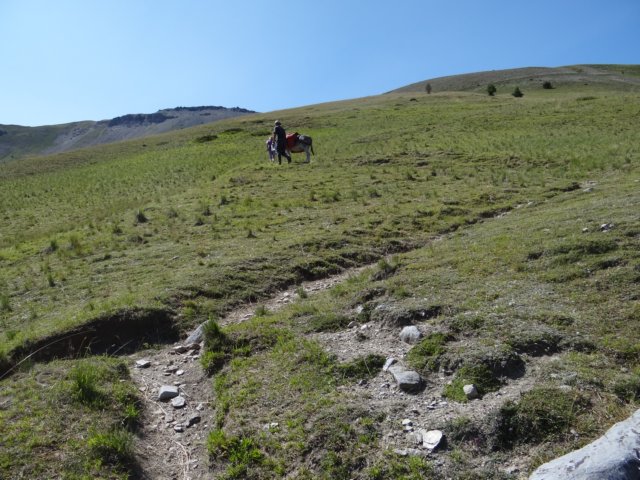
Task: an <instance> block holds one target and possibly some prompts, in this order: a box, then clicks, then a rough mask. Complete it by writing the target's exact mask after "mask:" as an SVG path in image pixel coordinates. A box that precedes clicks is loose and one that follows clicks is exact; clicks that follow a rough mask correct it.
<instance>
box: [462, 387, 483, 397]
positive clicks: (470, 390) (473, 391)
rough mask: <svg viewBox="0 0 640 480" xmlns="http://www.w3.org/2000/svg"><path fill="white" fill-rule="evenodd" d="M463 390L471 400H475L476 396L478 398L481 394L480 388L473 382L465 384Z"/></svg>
mask: <svg viewBox="0 0 640 480" xmlns="http://www.w3.org/2000/svg"><path fill="white" fill-rule="evenodd" d="M462 390H463V391H464V394H465V395H466V396H467V398H468V399H469V400H473V399H474V398H478V397H479V396H480V394H479V393H478V389H477V388H476V386H475V385H473V384H469V385H465V386H464V387H462Z"/></svg>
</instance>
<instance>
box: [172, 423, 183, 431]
mask: <svg viewBox="0 0 640 480" xmlns="http://www.w3.org/2000/svg"><path fill="white" fill-rule="evenodd" d="M173 429H174V430H175V431H176V432H178V433H182V432H184V426H182V425H181V424H179V423H176V424H175V425H174V426H173Z"/></svg>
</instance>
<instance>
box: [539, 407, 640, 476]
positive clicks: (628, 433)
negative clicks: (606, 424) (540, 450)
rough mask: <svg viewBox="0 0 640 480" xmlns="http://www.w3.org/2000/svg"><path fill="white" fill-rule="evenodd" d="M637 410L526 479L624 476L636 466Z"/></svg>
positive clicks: (639, 445)
mask: <svg viewBox="0 0 640 480" xmlns="http://www.w3.org/2000/svg"><path fill="white" fill-rule="evenodd" d="M638 430H640V410H636V412H635V413H634V414H633V415H632V416H631V417H630V418H628V419H627V420H624V421H622V422H619V423H616V424H615V425H614V426H613V427H611V428H610V429H609V430H607V432H606V433H605V434H604V435H603V436H602V437H600V438H599V439H597V440H595V441H594V442H591V443H590V444H588V445H586V446H584V447H582V448H581V449H579V450H576V451H574V452H571V453H568V454H567V455H564V456H562V457H560V458H556V459H555V460H552V461H551V462H548V463H545V464H544V465H542V466H541V467H539V468H538V469H537V470H536V471H535V472H533V474H532V475H531V476H530V477H529V480H628V479H637V478H639V477H638V471H639V470H640V458H639V456H638V452H639V451H640V436H639V435H638V433H637V432H638Z"/></svg>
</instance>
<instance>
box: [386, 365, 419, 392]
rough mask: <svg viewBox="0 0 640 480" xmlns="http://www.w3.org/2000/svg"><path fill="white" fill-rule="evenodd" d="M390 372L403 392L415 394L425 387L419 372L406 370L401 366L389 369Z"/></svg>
mask: <svg viewBox="0 0 640 480" xmlns="http://www.w3.org/2000/svg"><path fill="white" fill-rule="evenodd" d="M389 372H390V373H391V375H393V378H394V379H395V381H396V383H397V384H398V388H399V389H400V390H402V391H403V392H407V393H415V392H418V391H420V389H421V388H422V386H423V383H422V377H421V376H420V374H419V373H418V372H414V371H412V370H405V369H404V368H403V367H401V366H393V367H391V368H389Z"/></svg>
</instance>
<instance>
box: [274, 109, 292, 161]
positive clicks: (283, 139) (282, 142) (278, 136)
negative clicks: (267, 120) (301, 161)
mask: <svg viewBox="0 0 640 480" xmlns="http://www.w3.org/2000/svg"><path fill="white" fill-rule="evenodd" d="M272 138H273V140H274V141H275V142H276V151H277V152H278V165H282V156H283V155H284V157H285V158H286V159H287V160H288V161H289V163H291V155H289V154H288V153H287V132H285V131H284V128H282V124H281V123H280V120H276V123H275V127H274V128H273V135H272Z"/></svg>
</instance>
